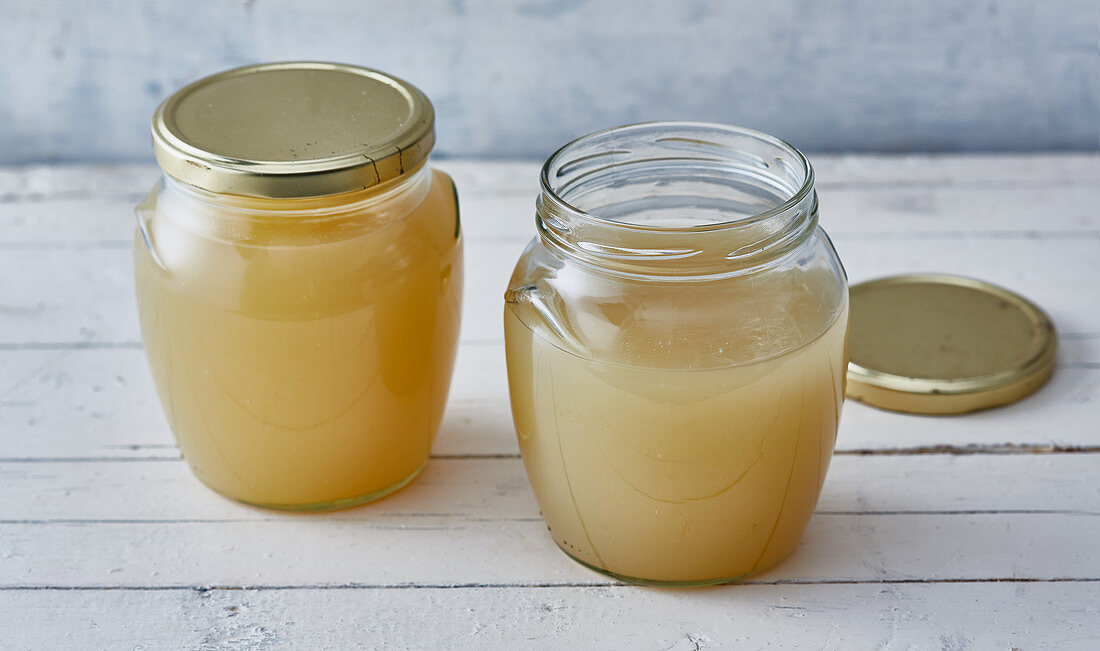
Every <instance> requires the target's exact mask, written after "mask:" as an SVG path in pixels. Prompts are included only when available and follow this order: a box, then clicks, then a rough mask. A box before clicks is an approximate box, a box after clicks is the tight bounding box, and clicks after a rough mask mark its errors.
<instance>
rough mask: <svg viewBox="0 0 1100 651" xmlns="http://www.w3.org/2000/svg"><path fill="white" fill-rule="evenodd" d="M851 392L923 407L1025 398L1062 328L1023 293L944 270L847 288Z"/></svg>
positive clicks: (944, 410)
mask: <svg viewBox="0 0 1100 651" xmlns="http://www.w3.org/2000/svg"><path fill="white" fill-rule="evenodd" d="M848 333H849V338H848V341H849V344H848V345H849V354H850V362H849V364H848V397H850V398H854V399H856V400H860V401H862V402H866V403H868V404H871V405H874V406H876V407H880V408H882V409H890V410H893V411H904V412H910V413H919V414H956V413H963V412H968V411H976V410H979V409H986V408H989V407H995V406H998V405H1003V404H1007V403H1010V402H1014V401H1016V400H1019V399H1021V398H1023V397H1025V396H1027V395H1030V394H1031V393H1032V392H1034V391H1036V390H1037V389H1038V388H1039V387H1041V386H1042V385H1043V384H1044V383H1045V382H1046V381H1047V380H1048V379H1049V378H1050V376H1051V374H1052V373H1053V371H1054V351H1055V348H1056V347H1057V335H1056V333H1055V330H1054V325H1053V324H1052V323H1051V321H1050V319H1049V318H1048V317H1047V316H1046V314H1044V313H1043V311H1042V310H1040V309H1039V308H1038V307H1036V306H1035V305H1034V304H1033V303H1031V302H1030V301H1028V300H1027V299H1025V298H1023V297H1022V296H1019V295H1017V294H1015V293H1013V292H1010V291H1008V290H1007V289H1003V288H1001V287H997V286H995V285H991V284H989V283H986V282H982V281H980V280H973V279H970V278H960V277H957V276H945V275H908V276H895V277H891V278H880V279H877V280H872V281H868V282H865V283H861V284H858V285H854V286H853V287H852V288H851V307H850V310H849V330H848Z"/></svg>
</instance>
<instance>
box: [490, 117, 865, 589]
mask: <svg viewBox="0 0 1100 651" xmlns="http://www.w3.org/2000/svg"><path fill="white" fill-rule="evenodd" d="M541 186H542V194H541V196H540V197H539V199H538V202H537V214H536V218H535V222H536V226H537V229H538V236H537V237H536V238H535V239H534V240H532V242H531V243H530V244H529V245H528V246H527V248H526V250H525V251H524V252H523V254H522V256H521V257H520V259H519V262H518V264H517V265H516V268H515V272H514V273H513V275H512V278H511V281H510V283H509V286H508V290H507V292H506V295H505V301H506V305H505V310H504V324H505V340H506V347H507V358H508V380H509V387H510V391H511V402H512V414H513V417H514V420H515V426H516V432H517V434H518V437H519V445H520V450H521V451H522V454H523V461H524V464H525V466H526V469H527V476H528V478H529V479H530V482H531V486H532V487H533V489H534V493H535V497H536V498H537V500H538V503H539V507H540V508H541V510H542V514H543V517H544V518H545V520H546V523H547V525H548V526H549V529H550V532H551V534H552V536H553V537H554V540H555V542H557V544H558V545H559V546H560V547H561V549H562V550H563V551H565V553H566V554H568V555H569V556H571V557H573V558H574V559H575V560H577V561H579V562H581V563H582V564H584V565H587V566H589V567H591V568H593V569H595V570H598V571H600V572H603V573H606V574H609V575H611V576H614V577H617V578H619V579H623V580H626V581H632V582H638V583H650V584H668V585H700V584H708V583H721V582H726V581H731V580H735V579H739V578H743V577H746V576H748V575H750V574H754V573H756V572H759V571H761V570H763V569H765V568H767V567H769V566H771V565H773V564H775V563H777V562H778V561H780V560H782V559H783V558H784V557H786V556H787V555H788V554H790V553H791V552H792V551H793V550H794V549H795V547H796V546H797V544H798V541H799V538H800V536H801V535H802V532H803V530H804V529H805V527H806V525H807V522H808V521H809V519H810V516H811V514H812V513H813V510H814V507H815V504H816V502H817V498H818V494H819V492H820V490H821V486H822V482H823V481H824V479H825V471H826V469H827V468H828V465H829V459H830V457H831V455H832V452H833V445H834V443H835V439H836V431H837V423H838V420H839V417H840V409H841V405H842V403H843V400H844V382H845V367H846V364H847V351H846V335H847V306H848V292H847V281H846V278H845V275H844V270H843V268H842V266H841V264H840V260H839V259H838V258H837V255H836V252H835V251H834V249H833V247H832V244H831V243H830V241H829V239H828V237H827V236H826V235H825V232H824V231H823V230H822V229H821V228H820V227H819V226H818V211H817V196H816V192H815V191H814V176H813V170H812V168H811V166H810V164H809V162H808V161H807V160H806V158H805V157H804V156H803V155H802V154H801V153H800V152H799V151H798V150H796V149H795V148H793V147H791V146H790V145H788V144H786V143H784V142H782V141H780V140H778V139H776V138H773V137H771V136H768V135H765V134H763V133H758V132H755V131H750V130H747V129H740V128H736V127H728V126H722V125H716V124H699V123H683V122H676V123H650V124H638V125H632V126H625V127H620V128H615V129H610V130H607V131H601V132H598V133H594V134H591V135H588V136H585V137H583V138H580V139H579V140H575V141H573V142H572V143H569V144H568V145H566V146H565V147H563V148H562V149H560V150H558V151H557V153H555V154H554V155H553V156H551V157H550V159H549V160H548V161H547V162H546V164H545V166H544V167H543V168H542V174H541Z"/></svg>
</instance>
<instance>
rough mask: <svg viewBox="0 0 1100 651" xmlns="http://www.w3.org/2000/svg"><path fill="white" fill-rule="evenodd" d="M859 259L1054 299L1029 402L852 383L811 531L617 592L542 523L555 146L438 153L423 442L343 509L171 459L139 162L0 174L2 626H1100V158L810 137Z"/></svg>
mask: <svg viewBox="0 0 1100 651" xmlns="http://www.w3.org/2000/svg"><path fill="white" fill-rule="evenodd" d="M814 162H815V165H816V166H817V169H818V173H819V186H818V189H819V192H820V194H821V202H822V223H823V225H824V226H825V228H826V229H827V230H828V231H829V233H830V234H831V235H832V236H833V239H834V241H835V242H836V245H837V248H838V249H839V251H840V255H841V257H842V259H843V260H844V262H845V264H846V265H847V269H848V272H849V275H850V278H851V280H852V281H859V280H863V279H865V278H868V277H873V276H879V275H884V274H892V273H899V272H917V271H939V272H948V273H960V274H966V275H972V276H976V277H979V278H983V279H986V280H989V281H992V282H995V283H998V284H1001V285H1004V286H1006V287H1009V288H1011V289H1014V290H1016V291H1019V292H1021V293H1022V294H1024V295H1025V296H1028V297H1029V298H1031V299H1033V300H1035V301H1036V302H1038V303H1039V304H1040V305H1042V306H1043V307H1044V308H1046V309H1047V310H1048V311H1049V313H1050V314H1051V315H1052V316H1053V318H1054V320H1055V322H1056V323H1057V325H1058V328H1059V331H1060V334H1061V348H1060V350H1059V354H1058V360H1059V367H1058V370H1057V372H1056V374H1055V376H1054V379H1053V380H1052V381H1051V382H1050V384H1049V385H1047V387H1046V388H1044V389H1042V390H1041V391H1040V392H1039V393H1038V394H1036V395H1034V396H1032V397H1031V398H1028V399H1026V400H1024V401H1023V402H1020V403H1018V404H1015V405H1012V406H1009V407H1006V408H1002V409H998V410H994V411H989V412H984V413H978V414H973V415H968V416H962V417H918V416H906V415H899V414H893V413H887V412H882V411H877V410H875V409H872V408H869V407H866V406H864V405H860V404H857V403H853V402H849V403H848V404H847V405H846V406H845V411H844V416H843V420H842V423H841V431H840V436H839V441H838V450H837V454H836V458H835V459H834V460H833V464H832V468H831V469H830V471H829V476H828V480H827V481H826V483H825V490H824V494H823V495H822V497H821V501H820V504H819V505H818V511H817V514H816V515H815V516H814V518H813V521H812V522H811V523H810V527H809V530H808V532H807V534H806V536H805V538H804V540H803V544H802V546H801V548H800V549H799V551H798V552H796V554H795V555H794V556H793V557H792V558H790V559H789V560H788V561H787V562H785V563H783V564H781V565H780V566H779V567H777V568H775V569H773V570H771V571H769V572H768V573H766V574H764V575H762V576H758V577H755V578H753V579H751V580H749V581H746V582H744V583H741V584H738V585H730V586H722V587H717V588H710V589H697V590H664V589H654V588H639V587H633V586H627V585H621V584H618V583H616V582H614V581H611V580H609V579H608V578H606V577H604V576H601V575H598V574H594V573H592V572H590V571H588V570H586V569H584V568H582V567H581V566H579V565H577V564H576V563H574V562H572V561H570V560H569V559H567V558H566V557H565V556H564V555H563V554H562V553H560V552H559V551H558V550H557V549H556V548H555V546H554V544H553V542H552V541H551V539H550V536H549V535H548V534H547V533H546V529H545V527H544V525H543V523H542V520H541V519H540V517H539V514H538V510H537V508H536V505H535V502H534V499H533V497H532V495H531V491H530V489H529V487H528V485H527V481H526V478H525V476H524V472H523V467H522V464H521V461H520V459H519V455H518V450H517V446H516V442H515V439H514V434H513V431H512V425H511V421H510V415H509V412H508V403H507V384H506V378H505V370H504V353H503V346H502V343H501V337H502V325H501V309H502V297H501V296H502V292H503V290H504V286H505V283H506V281H507V279H508V276H509V271H510V269H511V267H512V265H513V263H514V261H515V259H516V257H517V255H518V254H519V251H520V249H521V248H522V247H523V245H524V242H525V241H526V240H527V239H528V238H529V237H531V235H532V234H533V232H534V226H533V212H532V202H533V200H534V197H535V193H536V172H537V165H536V164H534V163H467V162H458V161H444V162H442V163H440V167H442V168H444V169H446V170H448V171H450V172H451V173H452V174H453V175H454V177H455V178H456V180H457V183H458V187H459V193H460V196H461V201H462V217H463V226H464V228H465V230H466V236H467V238H468V239H467V258H466V259H467V265H468V266H467V269H468V274H467V278H468V280H467V287H466V303H465V317H464V318H465V321H464V324H463V343H462V347H461V350H460V353H459V363H458V367H457V371H456V376H455V381H454V385H453V389H452V393H451V400H450V404H449V406H448V409H447V414H446V417H445V419H444V423H443V430H442V432H441V434H440V436H439V440H438V442H437V444H436V446H435V454H434V455H433V460H432V461H431V463H430V464H429V465H428V468H427V470H426V471H425V473H424V474H423V475H422V476H421V478H420V479H419V480H417V481H416V482H415V483H414V484H413V485H412V486H411V487H409V488H408V489H406V490H404V491H402V492H401V493H399V494H397V495H395V496H393V497H390V498H388V499H386V500H383V501H381V502H378V503H376V504H372V505H368V506H366V507H362V508H358V509H353V510H349V511H344V512H338V513H331V514H321V515H293V514H284V513H276V512H269V511H262V510H258V509H254V508H249V507H246V506H242V505H240V504H236V503H233V502H229V501H227V500H225V499H222V498H220V497H218V496H217V495H215V494H213V493H212V492H210V491H208V490H207V489H205V488H203V487H202V486H201V485H200V484H199V483H198V482H197V481H196V480H195V479H193V478H192V477H191V475H190V473H189V471H188V469H187V467H186V465H185V464H184V463H183V462H182V461H181V460H180V456H179V452H178V450H177V449H176V447H175V445H174V444H173V442H172V437H171V434H170V433H169V431H168V429H167V426H166V424H165V421H164V418H163V417H162V415H161V411H160V406H159V405H158V404H157V401H156V397H155V395H154V392H153V388H152V386H151V383H150V377H149V373H148V371H147V368H146V365H145V359H144V356H143V352H142V350H141V341H140V337H139V334H138V325H137V318H136V315H135V308H134V300H133V291H132V281H131V268H130V255H131V254H130V247H131V241H132V240H131V228H132V217H131V206H132V205H133V204H134V203H136V202H137V200H138V199H139V198H140V197H141V196H142V195H143V194H144V192H145V191H146V190H147V189H148V188H149V187H150V186H151V185H152V183H153V181H154V179H155V178H156V176H157V171H156V169H155V168H153V167H150V166H104V165H97V166H77V167H42V166H36V167H26V168H8V169H3V170H0V647H3V648H8V647H11V648H23V647H42V648H57V647H74V648H100V647H102V648H130V647H144V648H162V647H169V648H178V647H204V648H205V647H223V646H224V647H229V648H267V647H269V646H272V647H274V646H279V647H291V648H322V647H344V648H346V647H353V646H363V647H382V646H386V647H395V648H400V647H418V648H444V647H460V648H461V647H470V648H473V647H477V648H576V647H599V648H643V649H670V648H671V649H699V648H708V647H730V646H734V645H735V644H737V643H740V644H743V645H745V646H747V647H751V648H757V647H762V646H768V645H782V646H795V645H796V644H797V645H800V646H802V647H806V648H837V649H841V648H868V647H878V646H884V647H891V648H906V647H910V646H916V647H921V648H940V647H942V648H947V649H962V648H964V647H973V648H1011V647H1020V648H1058V649H1071V648H1080V649H1097V648H1100V231H1098V229H1100V158H1098V157H1097V156H1096V155H1051V156H1014V157H976V156H966V157H851V156H846V157H817V158H816V159H815V161H814Z"/></svg>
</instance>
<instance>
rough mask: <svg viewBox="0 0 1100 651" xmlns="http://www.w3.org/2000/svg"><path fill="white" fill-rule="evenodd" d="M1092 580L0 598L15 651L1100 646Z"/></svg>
mask: <svg viewBox="0 0 1100 651" xmlns="http://www.w3.org/2000/svg"><path fill="white" fill-rule="evenodd" d="M1098 602H1100V585H1098V584H1097V583H1024V582H1002V583H938V584H936V583H933V584H928V583H924V584H856V585H845V584H839V585H837V584H831V585H735V586H725V587H720V588H712V589H707V590H653V589H648V588H637V587H630V586H601V587H569V588H560V587H541V588H512V589H508V588H503V589H501V588H418V589H378V588H344V589H310V588H307V589H295V590H277V591H272V590H194V589H181V590H110V591H86V590H79V591H69V590H65V591H55V590H30V591H0V627H2V628H4V629H5V630H6V632H7V635H6V639H5V641H6V643H7V645H9V646H11V647H12V648H42V647H55V648H56V647H57V646H59V645H60V646H70V647H76V646H79V647H82V648H131V647H133V648H194V649H269V648H316V647H322V646H323V647H330V648H344V649H347V648H372V649H373V648H387V649H440V648H446V649H519V648H522V649H562V648H572V649H583V648H599V649H605V648H612V649H617V648H636V649H670V650H673V651H696V650H698V649H723V648H733V647H736V648H741V647H746V648H754V649H755V648H772V647H775V648H810V649H828V650H837V651H846V650H848V649H854V648H859V649H871V648H875V649H879V648H881V649H893V648H901V649H909V648H917V649H940V648H942V649H969V648H973V649H1011V648H1021V649H1026V648H1051V649H1061V650H1065V651H1074V650H1081V651H1091V650H1092V649H1095V643H1096V630H1095V626H1094V624H1093V623H1092V621H1093V620H1095V618H1096V616H1097V615H1098V609H1097V605H1096V604H1097V603H1098Z"/></svg>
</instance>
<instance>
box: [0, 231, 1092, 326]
mask: <svg viewBox="0 0 1100 651" xmlns="http://www.w3.org/2000/svg"><path fill="white" fill-rule="evenodd" d="M834 242H835V244H836V246H837V250H838V251H839V252H840V256H841V259H842V260H843V261H844V263H845V266H846V268H847V270H848V274H849V278H850V279H851V281H852V282H858V281H861V280H865V279H867V278H871V277H877V276H882V275H887V274H897V273H908V272H929V271H938V272H944V273H957V274H963V275H968V276H974V277H978V278H982V279H985V280H988V281H990V282H993V283H996V284H1000V285H1003V286H1006V287H1008V288H1010V289H1013V290H1015V291H1018V292H1020V293H1022V294H1024V295H1025V296H1027V297H1029V298H1031V299H1032V300H1034V301H1035V302H1037V303H1038V304H1039V305H1041V306H1042V307H1043V308H1045V309H1046V310H1048V311H1049V312H1050V314H1051V316H1052V317H1053V318H1054V320H1055V323H1056V325H1058V327H1059V328H1060V329H1062V330H1064V331H1066V332H1093V331H1095V330H1096V328H1097V326H1096V324H1097V323H1100V291H1097V290H1098V288H1100V281H1098V280H1097V279H1098V278H1100V235H1098V236H1097V237H1089V238H1058V239H1045V238H1044V239H1031V238H1025V239H972V238H967V239H952V240H943V239H918V240H882V241H874V242H868V241H865V240H862V239H849V238H846V237H841V236H838V237H836V238H834ZM523 246H524V242H521V241H504V242H479V241H474V240H471V241H469V242H467V244H466V259H467V261H468V264H467V269H466V274H467V275H466V284H467V288H468V289H467V291H466V295H465V299H464V306H463V324H462V338H463V340H466V341H485V340H499V339H501V338H502V337H503V322H502V317H501V310H502V309H503V295H504V289H505V287H506V285H507V283H508V279H509V277H510V276H511V271H512V268H513V267H514V265H515V261H516V259H517V258H518V257H519V254H520V252H521V251H522V250H523ZM1050 260H1058V261H1059V264H1057V265H1054V264H1050V263H1049V261H1050ZM0 268H3V269H10V270H17V271H15V272H14V273H5V274H3V275H0V297H3V298H2V299H0V300H2V305H3V309H4V315H5V319H4V325H3V330H2V335H0V336H2V337H3V340H4V343H58V342H82V341H97V342H135V341H138V340H139V339H140V334H139V332H138V324H137V316H136V309H135V306H134V296H133V292H134V290H133V277H132V271H131V252H130V251H129V250H127V249H124V248H122V249H119V248H109V249H103V248H95V249H82V248H74V249H58V248H47V249H41V250H30V249H0Z"/></svg>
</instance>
